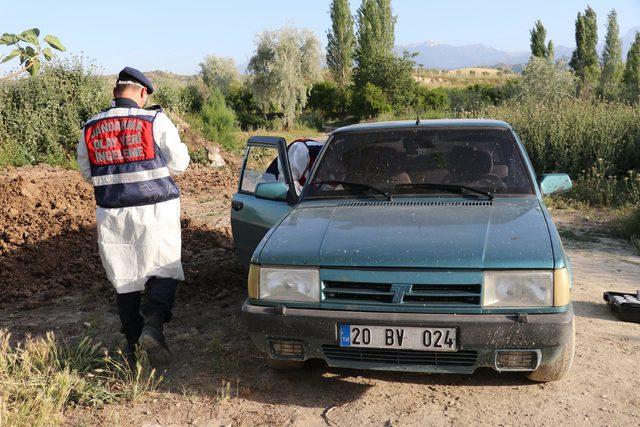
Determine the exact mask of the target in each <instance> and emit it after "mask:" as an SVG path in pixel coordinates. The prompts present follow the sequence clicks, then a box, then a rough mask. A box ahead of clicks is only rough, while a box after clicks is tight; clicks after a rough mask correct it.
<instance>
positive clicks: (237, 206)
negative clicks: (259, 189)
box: [231, 200, 244, 212]
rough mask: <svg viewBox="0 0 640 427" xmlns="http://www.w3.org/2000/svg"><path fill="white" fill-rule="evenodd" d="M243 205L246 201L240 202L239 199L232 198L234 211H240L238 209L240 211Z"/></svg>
mask: <svg viewBox="0 0 640 427" xmlns="http://www.w3.org/2000/svg"><path fill="white" fill-rule="evenodd" d="M243 207H244V203H242V202H238V201H235V200H232V201H231V208H232V209H233V210H234V211H236V212H238V211H239V210H240V209H242V208H243Z"/></svg>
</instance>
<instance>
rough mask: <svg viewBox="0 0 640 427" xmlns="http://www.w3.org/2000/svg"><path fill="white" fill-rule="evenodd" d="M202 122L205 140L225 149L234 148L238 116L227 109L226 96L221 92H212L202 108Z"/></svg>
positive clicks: (213, 90)
mask: <svg viewBox="0 0 640 427" xmlns="http://www.w3.org/2000/svg"><path fill="white" fill-rule="evenodd" d="M200 120H201V121H202V133H203V135H204V136H205V138H207V139H208V140H210V141H214V142H217V143H218V144H220V145H222V146H223V147H225V148H228V149H233V148H234V146H235V132H236V115H235V114H234V112H233V110H231V109H230V108H229V107H227V104H226V103H225V100H224V96H222V94H221V93H220V92H219V91H217V90H215V89H212V90H211V93H210V95H209V98H208V99H207V101H206V102H205V104H204V105H203V106H202V111H201V113H200Z"/></svg>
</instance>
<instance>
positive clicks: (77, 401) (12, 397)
mask: <svg viewBox="0 0 640 427" xmlns="http://www.w3.org/2000/svg"><path fill="white" fill-rule="evenodd" d="M10 338H11V336H10V334H9V333H8V332H7V331H4V330H0V425H3V426H18V425H31V426H41V425H57V424H60V423H62V422H63V419H62V414H63V411H64V410H65V409H68V408H70V407H73V406H87V407H99V406H103V405H105V404H108V403H114V402H126V401H133V400H136V399H138V398H140V396H142V395H143V394H144V393H147V392H150V391H153V390H155V389H156V387H157V385H158V384H159V382H160V381H162V377H161V376H160V377H158V376H156V372H155V370H153V369H150V368H149V365H148V361H147V360H146V358H145V357H144V355H142V354H140V357H139V362H138V363H137V364H136V367H135V368H134V369H131V368H130V367H129V365H128V364H127V362H126V359H125V358H124V356H123V355H122V353H121V352H117V353H116V354H114V355H111V354H109V353H108V352H107V351H106V349H102V348H101V347H100V344H98V343H94V342H93V341H92V340H91V339H90V338H86V337H85V338H83V339H81V340H80V341H79V342H78V343H76V344H67V343H61V342H60V341H58V340H57V339H56V337H55V336H54V334H53V333H52V332H49V333H47V335H46V336H45V337H41V338H31V337H28V338H27V339H26V340H25V341H24V342H22V343H18V344H16V345H11V343H10Z"/></svg>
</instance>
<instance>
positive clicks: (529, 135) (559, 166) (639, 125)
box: [463, 98, 640, 178]
mask: <svg viewBox="0 0 640 427" xmlns="http://www.w3.org/2000/svg"><path fill="white" fill-rule="evenodd" d="M463 116H465V117H483V118H491V119H499V120H504V121H506V122H508V123H510V124H511V125H512V126H513V127H514V129H515V131H516V132H517V133H518V135H519V136H520V138H521V139H522V141H523V142H524V144H525V145H526V147H527V151H528V153H529V156H530V157H531V160H532V162H533V165H534V168H535V170H536V172H537V173H543V172H566V173H569V174H570V175H571V176H572V177H574V178H576V177H579V176H581V175H585V174H586V173H587V171H590V170H591V168H592V167H593V166H594V165H596V164H597V163H598V162H602V166H603V167H604V170H602V168H601V170H599V173H602V174H604V175H605V176H618V177H622V176H624V175H625V174H627V173H628V171H630V170H636V169H638V166H639V165H640V144H638V141H640V109H638V108H634V107H632V106H628V105H625V104H620V103H591V102H588V101H583V100H576V99H570V98H565V99H562V100H559V101H557V102H544V101H537V100H532V99H528V100H522V101H519V100H511V101H509V102H505V103H503V104H501V105H499V106H497V107H489V108H485V109H483V110H482V111H480V112H474V113H470V114H465V115H463Z"/></svg>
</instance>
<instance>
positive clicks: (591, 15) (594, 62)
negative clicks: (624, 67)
mask: <svg viewBox="0 0 640 427" xmlns="http://www.w3.org/2000/svg"><path fill="white" fill-rule="evenodd" d="M597 44H598V24H597V17H596V12H595V11H594V10H593V9H592V8H591V7H587V9H586V10H585V12H584V15H583V14H582V13H578V17H577V18H576V49H575V50H574V51H573V55H572V56H571V62H569V66H571V68H572V69H573V70H574V71H575V73H576V75H577V77H578V92H579V93H580V94H582V95H583V96H586V95H589V94H590V93H591V91H592V89H593V87H594V86H595V85H596V84H597V81H598V77H599V74H600V63H599V60H598V53H597V51H596V45H597Z"/></svg>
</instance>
